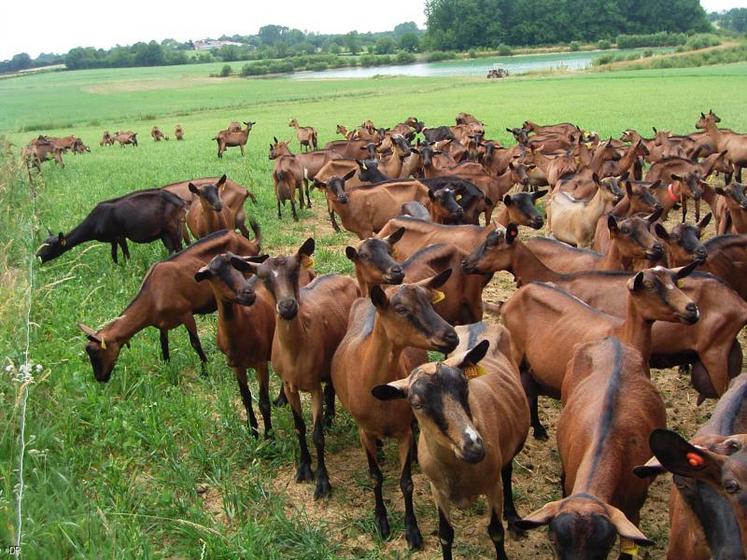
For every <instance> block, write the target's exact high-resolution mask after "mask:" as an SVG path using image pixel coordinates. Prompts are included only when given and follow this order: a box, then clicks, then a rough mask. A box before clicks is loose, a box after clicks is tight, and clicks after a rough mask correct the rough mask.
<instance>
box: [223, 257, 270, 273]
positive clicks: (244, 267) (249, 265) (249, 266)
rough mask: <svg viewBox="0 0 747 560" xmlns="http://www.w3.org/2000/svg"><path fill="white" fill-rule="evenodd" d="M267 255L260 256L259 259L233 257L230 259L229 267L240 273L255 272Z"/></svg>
mask: <svg viewBox="0 0 747 560" xmlns="http://www.w3.org/2000/svg"><path fill="white" fill-rule="evenodd" d="M268 257H269V255H261V256H259V257H239V256H238V255H234V256H232V257H231V266H233V267H234V268H235V269H236V270H240V271H241V272H257V267H258V266H259V263H261V262H263V261H265V260H267V258H268Z"/></svg>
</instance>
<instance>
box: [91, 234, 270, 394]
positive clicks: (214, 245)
mask: <svg viewBox="0 0 747 560" xmlns="http://www.w3.org/2000/svg"><path fill="white" fill-rule="evenodd" d="M229 251H230V252H232V253H236V254H239V255H246V256H249V255H257V253H259V247H258V246H257V244H256V243H255V242H253V241H249V240H248V239H246V238H244V237H242V236H240V235H238V234H236V233H234V232H228V231H220V232H215V233H213V234H212V235H209V236H207V237H204V238H202V239H201V240H200V241H198V242H197V243H195V244H193V245H191V246H190V247H187V248H186V249H185V250H184V251H181V252H179V253H177V254H176V255H174V256H173V257H170V258H168V259H166V260H165V261H161V262H159V263H156V264H154V265H153V266H152V267H150V270H149V271H148V273H147V274H146V275H145V279H144V280H143V284H142V286H141V287H140V291H139V292H138V294H137V296H135V299H133V300H132V302H130V304H129V305H128V306H127V307H126V308H125V310H124V311H123V312H122V313H121V314H120V315H119V317H117V318H116V319H114V320H113V321H111V322H109V323H108V324H107V325H106V326H105V327H103V328H102V329H100V330H98V331H94V330H93V329H92V328H90V327H86V326H85V325H82V324H81V325H80V328H81V329H82V330H83V332H84V333H85V334H86V336H87V337H88V340H89V342H88V345H87V346H86V352H87V353H88V357H89V358H90V360H91V365H92V366H93V374H94V376H95V377H96V379H97V380H99V381H109V378H110V377H111V375H112V370H113V369H114V366H115V364H116V363H117V358H118V357H119V352H120V350H121V349H122V347H123V346H124V345H125V344H128V343H129V341H130V339H131V338H132V337H133V336H134V335H135V334H136V333H138V332H140V331H141V330H143V329H145V328H146V327H156V328H157V329H159V331H160V332H161V352H162V355H163V359H164V360H166V361H168V359H169V335H168V331H169V330H171V329H175V328H176V327H178V326H179V325H184V326H185V327H186V329H187V331H188V332H189V341H190V343H191V344H192V347H193V348H194V349H195V352H197V355H198V356H199V357H200V360H201V362H202V370H203V372H204V371H205V362H207V357H205V353H204V352H203V351H202V345H201V344H200V338H199V336H198V335H197V325H196V324H195V318H194V315H195V314H199V315H204V314H207V313H212V312H213V311H215V309H216V304H215V298H214V297H213V292H212V291H211V289H210V286H208V285H207V284H201V283H198V282H197V281H196V280H195V278H194V275H195V273H196V272H197V271H198V270H199V269H200V268H201V267H203V266H205V265H206V264H207V263H208V262H210V260H211V259H212V258H213V257H214V256H216V255H219V254H221V253H225V252H229Z"/></svg>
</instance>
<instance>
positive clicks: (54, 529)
mask: <svg viewBox="0 0 747 560" xmlns="http://www.w3.org/2000/svg"><path fill="white" fill-rule="evenodd" d="M213 66H215V65H213ZM198 70H199V72H198ZM210 71H215V69H210V68H206V67H205V66H186V67H185V66H180V67H171V68H161V69H127V70H94V71H81V72H61V73H50V74H44V75H36V76H27V77H23V78H18V79H9V80H0V135H4V136H5V137H6V139H7V141H9V142H11V143H13V144H14V147H12V148H8V147H7V146H6V147H5V148H4V151H3V153H2V156H1V157H2V159H1V160H0V201H1V203H0V217H1V219H2V224H3V226H2V228H0V322H1V324H2V328H1V329H0V360H2V364H1V365H2V368H3V369H2V370H1V373H0V398H1V399H2V406H1V407H0V420H2V422H1V423H0V426H2V428H0V433H2V440H1V441H0V457H2V461H0V469H2V470H0V546H2V547H5V546H7V545H8V544H10V543H12V542H14V541H15V506H16V504H15V485H16V483H17V481H18V472H17V470H16V469H17V466H18V465H17V462H16V461H17V456H18V451H19V448H18V438H17V435H18V432H19V429H20V424H19V420H18V416H19V410H20V407H21V400H20V399H19V395H20V394H21V389H20V386H19V383H18V382H17V381H14V380H13V379H12V376H13V372H10V373H9V372H7V371H6V370H5V367H6V366H9V365H11V364H15V365H16V366H17V365H18V364H19V363H22V362H23V353H24V350H25V344H26V338H25V337H26V333H27V332H28V335H29V339H30V356H31V358H32V359H33V360H34V362H35V363H37V364H39V365H40V366H41V368H40V371H34V372H33V375H34V382H33V383H32V384H31V385H30V386H29V391H30V392H29V399H28V409H27V417H26V423H25V439H26V454H25V465H24V470H23V472H24V475H25V494H24V499H23V513H22V517H23V539H22V542H23V547H22V553H23V555H24V557H26V558H30V559H36V558H39V559H52V558H91V559H94V558H95V559H99V558H112V559H114V558H117V559H118V558H185V559H186V558H211V559H213V558H226V559H228V558H308V559H311V558H336V557H355V558H380V557H392V558H399V557H408V556H409V553H408V552H407V550H406V545H405V542H404V538H403V521H402V513H401V512H402V506H401V501H402V500H401V494H400V492H399V486H398V481H397V479H398V474H397V471H398V467H397V464H396V463H397V461H396V453H395V452H394V449H395V447H394V446H393V445H386V446H385V451H386V455H387V459H386V462H385V463H384V465H383V467H384V474H385V477H386V480H385V488H384V494H385V499H386V502H387V506H388V508H389V511H390V522H391V523H392V533H393V537H392V538H391V539H390V540H389V541H387V542H382V541H381V540H379V539H378V538H377V537H375V536H374V533H375V531H374V522H373V500H372V493H371V490H370V488H371V485H370V482H369V479H368V469H367V466H366V462H365V459H364V456H363V453H362V452H361V451H360V449H359V444H358V437H357V430H356V428H355V425H354V423H353V422H352V420H351V419H350V417H349V416H348V415H347V414H346V413H345V412H344V411H343V410H342V409H341V408H340V407H339V406H338V415H337V418H336V420H335V425H334V427H333V428H332V429H331V431H330V432H329V435H328V437H327V452H328V459H327V464H328V468H329V472H330V477H331V482H332V486H333V493H332V496H331V498H330V499H329V501H327V502H325V503H314V502H313V499H312V493H313V488H312V487H311V486H310V485H296V484H295V482H293V473H294V467H293V465H294V455H295V452H296V438H295V434H294V431H293V424H292V418H291V414H290V411H289V410H288V409H280V410H278V409H274V410H273V414H274V418H273V421H274V422H275V428H276V434H277V437H276V440H275V441H273V442H265V441H263V440H260V441H256V440H254V439H253V438H252V437H251V436H250V435H249V431H248V429H247V427H246V423H245V420H244V411H243V407H242V406H241V401H240V398H239V394H238V391H237V388H236V383H235V380H234V378H233V374H232V372H231V371H230V370H229V369H228V368H227V366H226V364H225V359H224V358H223V356H222V355H221V354H220V352H219V351H218V350H217V348H216V345H215V317H213V316H208V317H202V318H198V320H197V321H198V328H199V332H200V337H201V339H202V342H203V346H204V347H205V350H206V352H207V354H208V356H209V358H210V362H209V365H208V371H209V376H208V377H207V378H202V377H201V376H200V375H199V362H198V359H197V357H196V355H195V354H194V353H193V351H192V349H191V347H190V345H189V343H188V338H187V335H186V332H185V331H184V329H178V330H176V331H172V333H171V337H170V338H171V341H172V357H171V362H170V363H168V364H164V363H162V362H161V360H160V350H159V344H158V336H157V334H156V331H155V330H153V329H149V330H146V331H143V332H141V333H140V334H138V335H136V336H135V337H134V338H133V340H132V348H131V349H123V351H122V354H121V356H120V359H119V363H118V365H117V368H116V369H115V371H114V374H113V376H112V379H111V381H110V382H109V383H107V384H99V383H97V382H96V381H95V380H94V378H93V375H92V372H91V366H90V363H89V361H88V358H87V356H86V354H85V352H84V346H85V342H84V341H85V338H84V336H83V335H82V333H81V332H80V331H79V330H78V328H77V326H76V325H77V323H78V322H83V323H86V324H88V325H90V326H92V327H94V328H97V327H98V326H100V325H101V324H103V323H105V322H107V321H108V320H110V319H112V318H114V317H116V316H117V315H119V314H120V312H121V311H122V309H124V307H125V306H126V305H127V304H128V303H129V301H130V300H131V299H132V297H133V296H134V295H135V294H136V293H137V291H138V287H139V285H140V282H141V280H142V278H143V276H144V274H145V272H146V271H147V269H148V267H149V266H150V265H151V264H152V263H154V262H155V261H157V260H159V259H162V258H164V257H165V255H166V253H165V249H164V248H163V247H162V246H161V245H160V243H158V244H156V243H154V244H152V245H149V246H145V245H134V244H130V249H131V253H132V260H131V261H130V262H128V263H127V264H125V265H123V264H122V263H121V261H120V264H119V265H115V264H113V263H112V261H111V259H110V256H109V247H108V245H103V244H88V245H84V246H81V247H78V248H76V249H74V250H73V251H71V252H69V253H67V254H65V255H63V256H62V257H60V258H58V259H57V260H54V261H52V262H50V263H48V264H47V265H44V266H40V265H39V264H38V262H34V261H33V259H32V258H30V255H31V253H32V252H33V251H34V250H35V249H36V247H37V246H38V245H39V244H40V243H41V241H42V240H43V238H44V237H46V235H47V234H46V228H47V227H49V228H51V229H52V230H53V231H54V232H55V233H56V232H58V231H69V230H70V229H71V228H72V227H73V226H75V225H77V223H78V222H79V221H80V220H81V219H82V218H83V217H85V215H86V214H87V213H88V211H89V210H90V209H91V208H92V207H93V206H94V205H95V204H96V203H97V202H98V201H100V200H103V199H107V198H112V197H115V196H119V195H122V194H124V193H127V192H129V191H132V190H135V189H140V188H146V187H152V186H156V185H163V184H166V183H170V182H174V181H178V180H183V179H186V178H192V177H200V176H207V175H220V174H222V173H227V174H228V176H229V177H230V178H232V179H234V180H236V181H238V182H239V183H241V184H243V185H245V186H246V187H248V188H249V189H250V190H252V191H253V192H254V193H255V194H256V195H257V199H258V202H257V205H256V206H253V205H251V204H250V203H248V204H247V207H246V208H247V214H250V215H252V216H253V217H254V218H255V219H256V220H257V221H258V222H259V223H260V225H261V227H262V233H263V235H264V240H263V248H264V250H265V251H267V252H269V253H271V254H278V253H281V252H284V251H291V250H295V248H297V247H298V246H299V245H300V244H301V243H302V242H303V241H304V240H305V239H306V238H307V237H309V236H313V237H315V238H316V240H317V253H316V255H315V257H316V259H315V260H316V269H317V271H318V272H320V273H326V272H333V271H334V272H341V273H350V272H351V270H352V267H351V264H350V262H349V261H348V260H347V259H346V258H345V255H344V248H345V246H346V245H347V244H354V243H355V241H356V240H355V239H354V237H353V236H352V235H351V234H347V233H340V234H335V233H334V232H333V231H332V229H331V227H330V225H329V223H328V221H327V220H326V212H325V210H324V207H325V205H324V202H323V199H322V197H321V196H320V194H319V193H318V192H317V193H314V194H313V195H312V196H313V203H314V208H313V209H312V210H303V211H301V212H300V218H301V219H300V221H299V222H297V223H294V222H293V221H292V220H290V208H289V207H288V209H287V211H286V212H285V214H284V219H283V221H282V222H279V221H278V220H277V218H276V215H275V202H274V195H273V190H272V180H271V177H270V172H271V169H272V166H271V162H270V161H269V160H268V158H267V152H268V143H269V142H271V141H272V138H273V136H277V137H278V138H279V139H288V138H291V137H292V138H293V144H292V145H293V146H294V147H297V143H296V142H295V136H294V133H293V130H292V129H291V128H289V127H288V119H289V118H290V117H297V118H298V120H299V122H300V123H301V124H302V125H313V126H315V127H317V128H318V129H319V132H320V141H321V143H322V144H323V143H325V142H327V141H329V140H332V139H334V127H335V124H336V123H341V124H346V125H348V126H351V125H355V124H358V123H360V122H362V121H363V120H364V119H366V118H371V119H372V120H373V121H374V122H376V123H382V124H384V125H386V126H389V125H393V124H394V123H396V122H399V121H401V120H403V119H404V118H406V117H407V116H409V115H411V114H412V115H416V116H417V117H418V118H419V119H421V120H424V121H425V122H426V123H427V124H431V125H436V124H450V123H452V122H453V118H454V116H455V115H456V113H458V112H459V111H467V112H470V113H473V114H475V115H477V116H478V118H480V119H482V120H483V121H485V122H486V123H487V125H488V136H489V137H493V138H497V139H499V140H502V141H504V142H506V143H509V142H508V140H509V134H508V133H507V132H506V131H505V128H506V127H508V126H520V124H521V123H522V122H523V121H524V120H525V119H531V120H534V121H537V122H558V121H572V122H575V123H577V124H579V125H581V126H582V127H584V128H587V129H592V130H596V131H598V132H599V133H600V134H601V135H602V136H605V137H606V136H609V135H614V136H619V134H620V132H621V131H622V130H623V129H624V128H629V127H630V128H636V129H638V130H640V131H641V132H642V133H643V134H644V135H647V134H648V131H650V127H651V126H656V127H657V128H659V129H671V130H673V131H676V132H687V131H690V130H692V128H693V125H694V122H695V120H696V117H697V115H698V114H699V112H700V111H707V110H708V109H709V108H713V110H714V111H716V112H717V113H718V114H719V115H720V116H721V118H722V123H723V125H724V126H728V127H730V128H733V129H735V130H742V131H744V130H747V96H745V95H744V91H745V87H746V86H747V64H737V65H729V66H714V67H709V68H694V69H679V70H655V71H654V70H651V71H637V72H610V73H605V74H579V75H572V76H571V75H557V76H547V77H532V78H520V79H513V78H512V79H509V80H505V81H492V80H491V81H487V80H484V79H480V80H471V79H467V80H465V79H450V78H439V79H415V78H381V79H368V80H356V81H344V80H336V81H332V80H330V81H311V80H310V81H303V80H289V79H264V80H243V79H237V78H229V79H210V78H207V75H208V74H209V72H210ZM231 120H252V121H256V122H257V124H256V125H255V128H254V130H253V131H252V133H251V135H250V138H249V143H248V154H247V157H245V158H241V157H240V154H239V152H238V150H236V149H230V150H229V151H228V152H227V154H226V155H225V156H224V158H223V159H222V160H218V159H217V158H216V145H215V142H214V141H212V140H211V137H212V136H213V135H214V134H215V133H216V132H217V131H218V130H219V129H221V128H224V127H225V126H226V125H227V123H228V122H229V121H231ZM177 123H180V124H182V125H183V127H184V129H185V141H184V142H176V141H174V140H173V138H172V140H171V141H169V142H162V143H154V142H153V141H152V139H151V138H150V135H149V133H150V129H151V127H152V126H153V125H158V126H160V127H161V129H162V130H163V131H164V132H165V133H166V134H167V135H169V136H173V128H174V125H176V124H177ZM46 127H48V128H46ZM104 129H108V130H111V131H114V130H117V129H122V130H126V129H132V130H135V131H137V132H139V141H140V146H139V147H137V148H131V147H126V148H120V147H118V146H112V147H104V148H102V147H99V145H98V140H99V139H100V137H101V133H102V131H103V130H104ZM31 130H33V132H31ZM40 132H43V133H45V134H50V135H56V136H63V135H67V134H76V135H79V136H81V137H82V138H83V140H84V141H85V142H86V143H87V144H89V145H91V150H92V152H91V153H90V154H85V155H80V156H74V155H72V154H70V155H66V156H65V163H66V167H65V169H58V168H55V167H53V166H52V165H51V164H46V165H45V166H44V171H43V174H42V176H41V177H38V178H37V179H35V183H34V187H33V190H31V189H30V188H29V184H28V181H27V179H26V177H25V172H22V169H21V168H20V167H19V166H18V164H17V161H16V160H15V154H17V153H18V150H19V147H20V146H21V145H23V144H25V143H26V142H28V141H29V140H30V139H31V138H32V137H33V136H35V135H36V134H39V133H40ZM0 143H3V144H5V143H4V142H0ZM512 289H513V288H512V282H511V280H510V278H509V277H508V276H507V275H502V274H499V275H496V278H495V279H494V281H493V283H492V284H491V286H490V287H489V288H488V290H487V291H486V298H487V299H505V298H506V297H507V296H508V295H509V294H510V293H511V291H512ZM27 312H30V322H29V323H28V330H27V328H26V326H27V323H26V313H27ZM653 375H654V378H655V379H656V380H657V382H658V384H659V386H660V387H661V388H662V391H663V394H664V399H665V402H666V404H667V407H668V417H669V424H670V427H673V428H674V429H678V430H680V431H682V432H683V433H686V434H691V433H692V432H693V431H694V430H695V428H696V426H697V425H699V424H701V423H702V422H703V421H704V420H705V419H706V418H707V417H708V412H709V410H710V409H711V408H712V404H711V403H707V404H705V405H703V406H702V407H700V408H699V409H696V407H695V399H696V394H695V392H694V391H693V390H692V389H690V388H689V386H688V383H687V379H686V378H685V377H683V376H679V375H678V374H677V372H676V371H675V370H666V371H658V370H657V371H654V372H653ZM278 386H279V384H278V382H277V379H276V378H275V379H273V392H276V390H277V388H278ZM254 387H256V384H255V385H254ZM255 395H256V391H255ZM541 406H542V410H541V415H542V416H543V417H544V419H545V420H546V421H547V424H548V425H549V426H553V425H554V419H555V417H556V416H557V411H558V405H557V403H555V402H551V401H549V400H542V402H541ZM309 437H310V436H309ZM517 463H518V465H517V466H516V468H515V469H514V473H515V477H516V483H515V494H516V501H517V507H518V509H519V511H520V513H522V514H527V513H529V512H530V511H533V510H534V509H536V508H537V507H539V506H541V505H542V504H544V503H545V502H546V501H548V500H551V499H557V498H558V497H559V495H560V487H559V474H560V466H559V462H558V456H557V452H556V451H555V449H554V440H553V439H552V436H551V440H550V441H549V442H547V443H537V442H535V441H534V440H533V439H532V438H531V437H530V438H529V439H528V440H527V445H526V449H525V450H524V451H523V452H522V454H521V455H520V456H519V457H518V458H517ZM415 472H416V474H415V485H416V512H417V514H418V517H419V522H420V527H421V530H422V532H423V536H424V539H425V543H426V548H425V550H424V551H423V552H420V553H416V554H413V555H412V557H413V558H423V559H425V558H428V559H430V558H440V549H439V545H438V539H437V537H436V536H435V529H436V526H437V516H436V515H435V511H434V507H433V506H432V503H431V501H430V493H429V489H428V485H427V482H426V481H425V479H424V477H423V475H422V474H421V473H420V472H419V471H418V470H417V469H416V471H415ZM669 484H670V483H669V481H668V480H666V477H662V478H661V479H660V480H659V481H657V482H656V483H655V485H653V486H652V488H651V492H650V497H649V501H648V502H647V504H646V506H645V508H644V510H643V519H642V523H641V528H642V530H643V531H644V532H645V533H646V534H647V535H648V536H649V537H650V538H652V539H654V540H656V542H657V545H656V547H655V548H653V549H652V550H651V552H650V553H649V554H650V556H649V557H650V558H662V557H663V551H664V550H665V548H666V539H667V518H666V511H667V510H666V501H667V498H668V491H669ZM484 514H485V506H484V503H483V502H478V504H477V505H476V506H474V507H473V508H471V509H470V510H469V511H467V512H466V513H463V514H457V515H456V517H455V530H456V539H455V555H456V556H457V557H459V558H468V557H475V556H492V555H493V552H492V551H493V548H492V544H491V543H490V541H489V539H488V537H487V533H486V531H485V525H486V522H487V520H486V519H485V515H484ZM507 550H508V554H509V556H510V557H511V558H514V559H520V560H524V559H530V558H532V559H534V558H551V557H552V554H551V549H550V546H549V542H548V540H547V536H546V533H545V532H544V531H535V532H533V533H532V534H530V535H529V537H528V538H526V539H524V540H521V541H509V543H508V549H507Z"/></svg>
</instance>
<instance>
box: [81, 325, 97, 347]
mask: <svg viewBox="0 0 747 560" xmlns="http://www.w3.org/2000/svg"><path fill="white" fill-rule="evenodd" d="M78 328H79V329H80V330H82V331H83V333H84V334H85V335H86V336H87V337H88V340H90V341H91V342H99V343H100V342H101V337H100V336H99V335H97V334H96V331H95V330H93V329H92V328H91V327H89V326H88V325H84V324H83V323H78Z"/></svg>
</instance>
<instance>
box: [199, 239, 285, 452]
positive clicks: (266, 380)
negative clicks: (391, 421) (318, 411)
mask: <svg viewBox="0 0 747 560" xmlns="http://www.w3.org/2000/svg"><path fill="white" fill-rule="evenodd" d="M250 258H251V257H250ZM266 258H267V257H266V256H262V257H256V258H255V262H262V261H263V260H265V259H266ZM234 263H235V264H234ZM239 270H242V271H248V268H247V266H246V264H245V262H244V260H243V258H241V257H239V256H238V255H235V254H233V253H223V254H222V255H217V256H215V257H213V259H212V260H211V261H210V262H209V263H208V264H206V265H205V266H203V267H202V268H200V269H199V270H198V271H197V272H196V273H195V280H196V281H197V282H202V281H207V282H208V284H209V285H210V289H211V290H212V291H213V297H215V301H216V302H217V306H218V332H217V335H216V337H217V344H218V348H220V350H221V352H223V353H224V354H225V355H226V361H227V362H228V365H229V367H231V368H233V371H234V373H235V375H236V381H237V382H238V384H239V391H240V392H241V400H242V401H243V403H244V409H245V410H246V418H247V423H248V424H249V429H250V430H251V432H252V435H253V436H255V437H257V436H258V435H259V429H258V426H257V418H256V417H255V416H254V410H253V408H252V393H251V391H250V390H249V383H248V381H247V377H246V370H247V369H248V368H251V369H253V370H254V371H255V373H256V375H257V381H258V382H259V409H260V411H261V412H262V420H263V421H264V427H265V438H269V437H270V434H271V433H272V419H271V415H270V392H269V388H270V372H269V369H268V368H267V363H268V362H269V361H270V357H271V352H272V337H273V333H274V332H275V312H274V311H273V304H272V301H271V299H272V298H271V297H270V295H269V294H268V293H267V290H265V289H264V288H263V287H262V285H261V284H259V285H258V278H257V277H256V276H255V277H252V278H251V279H250V280H247V279H246V278H245V277H244V275H243V274H242V273H241V272H239Z"/></svg>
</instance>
